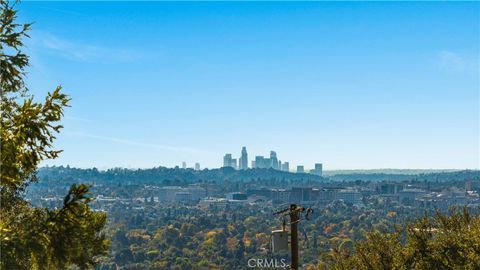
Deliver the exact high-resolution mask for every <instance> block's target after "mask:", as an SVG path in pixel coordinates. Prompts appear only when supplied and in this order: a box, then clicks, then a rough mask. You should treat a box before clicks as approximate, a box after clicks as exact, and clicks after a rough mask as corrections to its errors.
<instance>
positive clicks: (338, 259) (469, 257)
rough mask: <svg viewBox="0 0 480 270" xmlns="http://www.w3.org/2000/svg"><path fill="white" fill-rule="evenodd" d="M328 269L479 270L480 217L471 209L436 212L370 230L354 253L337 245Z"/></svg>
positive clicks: (326, 266)
mask: <svg viewBox="0 0 480 270" xmlns="http://www.w3.org/2000/svg"><path fill="white" fill-rule="evenodd" d="M325 261H326V263H322V264H321V265H320V266H321V268H325V269H358V270H360V269H366V270H376V269H379V270H380V269H419V270H420V269H421V270H423V269H425V270H426V269H472V270H473V269H480V216H478V215H472V214H471V213H470V212H469V211H468V208H466V207H465V208H464V209H463V210H459V209H454V210H452V213H450V214H442V213H437V214H436V215H435V216H434V217H433V218H432V217H428V216H425V217H423V218H420V219H418V220H416V221H415V222H412V223H408V224H405V225H404V226H401V227H400V228H397V229H396V230H395V231H394V232H381V231H379V230H373V231H371V232H369V233H368V234H367V236H366V239H365V240H362V241H358V242H357V243H356V245H355V249H354V251H353V252H352V251H351V250H349V249H348V248H344V247H337V248H335V249H334V250H333V251H332V252H330V254H329V255H328V256H327V259H326V260H325Z"/></svg>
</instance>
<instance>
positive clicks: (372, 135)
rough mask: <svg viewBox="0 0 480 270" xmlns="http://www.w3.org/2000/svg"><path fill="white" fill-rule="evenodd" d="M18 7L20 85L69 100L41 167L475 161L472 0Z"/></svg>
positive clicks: (479, 133)
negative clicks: (22, 40) (24, 56)
mask: <svg viewBox="0 0 480 270" xmlns="http://www.w3.org/2000/svg"><path fill="white" fill-rule="evenodd" d="M18 7H19V9H20V12H19V22H34V24H33V26H32V28H33V30H32V31H31V33H30V34H31V37H32V38H31V39H30V40H27V41H26V53H28V54H29V55H31V64H32V65H31V67H30V68H28V69H27V72H28V75H27V85H28V87H29V88H30V89H31V91H32V93H33V94H34V95H35V98H39V99H40V98H43V97H44V96H45V95H46V92H47V91H52V90H53V89H54V88H55V87H56V86H57V85H59V84H61V85H62V86H63V89H64V91H65V93H67V94H69V95H70V96H71V98H72V102H71V108H68V109H67V110H66V112H65V118H64V120H63V122H62V124H63V125H64V126H65V128H64V129H63V130H62V132H61V133H60V134H59V136H58V140H56V141H55V146H56V147H57V148H58V149H63V150H64V152H62V153H61V155H60V158H58V159H56V160H49V161H45V162H44V163H42V165H43V166H44V165H70V166H74V167H80V168H90V167H97V168H100V169H105V168H113V167H126V168H148V167H154V166H166V167H174V166H180V167H182V162H186V164H188V167H193V166H195V163H199V165H201V168H202V169H203V168H218V167H220V166H222V157H223V155H224V154H225V153H232V154H234V156H235V157H236V158H237V159H238V158H241V154H240V150H241V147H242V146H247V148H248V154H249V157H248V160H249V162H251V161H252V160H254V159H255V155H256V154H257V153H262V154H264V155H265V156H266V157H268V158H269V153H270V151H271V150H272V149H274V150H275V151H276V152H277V153H279V154H280V153H281V157H285V161H288V162H289V169H290V170H295V168H297V166H298V165H303V166H305V168H304V169H305V170H306V171H307V170H309V169H313V168H311V167H310V166H314V164H315V163H318V162H321V163H323V164H325V169H328V170H337V169H378V168H397V169H478V168H479V167H480V72H479V62H480V52H479V48H480V36H479V32H480V26H479V23H478V22H479V21H480V11H479V10H480V3H479V2H388V3H386V2H298V3H292V2H288V3H281V2H278V3H272V2H268V3H265V2H248V3H247V2H242V3H239V2H208V3H199V2H188V3H187V2H137V3H135V2H115V3H113V2H109V3H107V2H63V1H62V2H33V1H32V2H29V1H25V2H21V3H19V4H18ZM233 150H235V151H233ZM279 159H281V160H283V158H279ZM237 163H238V160H237ZM242 164H244V163H242ZM247 164H248V166H251V164H250V163H247ZM242 166H243V165H242Z"/></svg>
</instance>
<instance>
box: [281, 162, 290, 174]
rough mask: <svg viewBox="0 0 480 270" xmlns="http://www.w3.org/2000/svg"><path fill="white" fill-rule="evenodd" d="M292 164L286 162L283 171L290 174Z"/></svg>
mask: <svg viewBox="0 0 480 270" xmlns="http://www.w3.org/2000/svg"><path fill="white" fill-rule="evenodd" d="M289 167H290V164H289V163H288V162H284V163H283V164H282V171H285V172H289V171H290V168H289Z"/></svg>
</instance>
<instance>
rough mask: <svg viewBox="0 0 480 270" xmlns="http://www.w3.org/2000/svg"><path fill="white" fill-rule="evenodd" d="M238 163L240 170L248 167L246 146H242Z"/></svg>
mask: <svg viewBox="0 0 480 270" xmlns="http://www.w3.org/2000/svg"><path fill="white" fill-rule="evenodd" d="M238 165H239V167H240V170H246V169H248V154H247V148H246V147H245V146H244V147H242V155H241V157H240V160H239V164H238Z"/></svg>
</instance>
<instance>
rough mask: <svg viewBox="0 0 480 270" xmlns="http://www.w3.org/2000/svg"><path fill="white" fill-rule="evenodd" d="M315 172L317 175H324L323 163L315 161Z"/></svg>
mask: <svg viewBox="0 0 480 270" xmlns="http://www.w3.org/2000/svg"><path fill="white" fill-rule="evenodd" d="M313 173H314V174H316V175H320V176H322V173H323V165H322V163H315V170H313Z"/></svg>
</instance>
